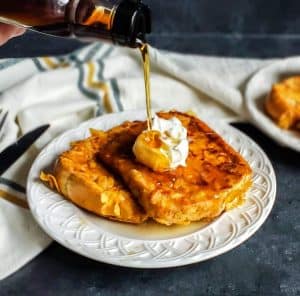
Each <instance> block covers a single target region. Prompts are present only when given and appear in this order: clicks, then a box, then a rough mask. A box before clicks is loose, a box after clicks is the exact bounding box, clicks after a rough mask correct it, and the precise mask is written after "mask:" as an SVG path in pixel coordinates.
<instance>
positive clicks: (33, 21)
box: [0, 0, 151, 47]
mask: <svg viewBox="0 0 300 296" xmlns="http://www.w3.org/2000/svg"><path fill="white" fill-rule="evenodd" d="M0 22H4V23H8V24H15V25H19V26H23V27H26V28H28V29H31V30H34V31H38V32H41V33H45V34H50V35H54V36H61V37H75V38H79V39H83V40H93V39H102V40H107V41H111V42H113V43H116V44H119V45H124V46H128V47H138V46H140V43H141V42H145V39H146V34H148V33H150V32H151V12H150V9H149V8H148V6H146V5H145V4H143V3H142V2H141V1H140V0H1V1H0Z"/></svg>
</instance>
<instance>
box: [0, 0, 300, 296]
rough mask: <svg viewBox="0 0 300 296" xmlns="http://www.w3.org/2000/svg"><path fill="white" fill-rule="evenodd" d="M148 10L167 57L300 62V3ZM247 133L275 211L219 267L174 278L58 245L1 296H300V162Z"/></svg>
mask: <svg viewBox="0 0 300 296" xmlns="http://www.w3.org/2000/svg"><path fill="white" fill-rule="evenodd" d="M2 1H4V0H2ZM5 1H6V0H5ZM8 1H9V0H8ZM147 2H148V3H149V5H150V6H151V7H152V8H153V16H154V30H153V34H152V35H151V37H150V40H151V43H152V44H153V45H155V46H157V47H159V48H164V49H169V50H175V51H180V52H189V53H198V54H205V55H223V56H238V57H273V56H279V57H284V56H289V55H298V54H299V53H300V2H299V0H294V1H291V0H286V1H283V0H282V1H279V0H273V1H271V0H185V1H180V0H149V1H147ZM79 46H81V44H80V43H78V42H76V41H74V40H73V41H66V40H62V39H57V38H49V37H45V36H40V35H37V34H35V33H27V34H26V35H25V36H24V37H22V38H18V39H15V40H14V41H12V42H10V43H8V44H7V45H6V46H4V47H2V48H0V57H16V56H36V55H44V54H61V53H66V52H69V51H70V50H72V49H74V48H77V47H79ZM0 83H1V82H0ZM238 128H240V129H241V130H243V131H244V132H245V133H247V134H248V135H250V136H251V137H252V138H253V139H254V140H255V141H257V142H258V143H259V144H260V145H261V147H262V148H263V149H264V150H265V151H266V153H267V154H268V156H269V157H270V159H271V160H272V162H273V165H274V168H275V171H276V174H277V178H278V195H277V201H276V204H275V207H274V209H273V211H272V213H271V215H270V217H269V219H268V220H267V222H266V223H265V224H264V225H263V227H262V228H261V229H260V230H259V231H258V232H257V233H256V234H255V235H254V236H253V237H252V238H251V239H249V240H248V241H247V242H246V243H244V244H242V245H241V246H240V247H238V248H236V249H234V250H232V251H230V252H229V253H227V254H224V255H222V256H219V257H218V258H214V259H212V260H210V261H207V262H203V263H200V264H195V265H193V266H188V267H180V268H175V269H166V270H132V269H125V268H119V267H113V266H109V265H106V264H100V263H97V262H93V261H91V260H88V259H86V258H84V257H81V256H78V255H76V254H73V253H72V252H70V251H68V250H66V249H65V248H63V247H61V246H59V245H58V244H56V243H54V244H53V245H52V246H51V247H50V248H49V249H48V250H46V251H45V252H44V253H43V254H42V255H40V256H39V257H38V258H37V259H35V260H34V261H33V262H31V263H30V264H28V265H26V267H24V268H23V269H22V270H20V271H19V272H17V273H16V274H15V275H13V276H11V277H10V278H8V279H6V280H5V281H3V282H1V283H0V295H101V296H102V295H105V296H106V295H113V296H118V295H122V296H127V295H147V296H148V295H149V296H150V295H151V296H152V295H153V296H156V295H172V296H173V295H230V296H231V295H233V296H234V295H253V296H254V295H255V296H256V295H266V296H276V295H287V296H296V295H300V220H299V213H300V170H299V168H300V156H299V154H298V153H295V152H293V151H291V150H288V149H284V148H282V147H279V146H278V145H276V144H275V143H274V142H273V141H272V140H270V139H268V138H267V137H266V136H264V135H263V134H261V133H260V132H259V131H258V130H257V129H255V128H254V127H251V126H250V125H247V124H243V125H241V124H240V125H238ZM0 243H1V242H0ZM20 247H22V246H20ZM0 264H1V262H0Z"/></svg>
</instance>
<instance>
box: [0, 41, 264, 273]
mask: <svg viewBox="0 0 300 296" xmlns="http://www.w3.org/2000/svg"><path fill="white" fill-rule="evenodd" d="M150 53H151V63H152V80H151V84H152V91H153V92H152V98H153V108H158V109H174V108H176V109H181V110H195V109H196V111H197V112H199V113H200V114H203V116H204V117H207V116H208V117H214V118H220V119H224V120H227V121H234V120H241V119H244V118H245V111H244V107H243V96H242V91H241V90H242V88H243V86H244V84H245V81H246V80H247V79H248V78H249V76H250V75H251V74H252V73H253V72H254V71H256V70H257V69H258V68H260V67H261V66H263V65H265V64H266V63H268V62H262V61H259V60H243V59H227V58H215V57H202V56H192V55H180V54H175V53H170V52H161V51H158V50H156V49H153V48H151V51H150ZM142 73H143V72H142V67H141V58H140V53H139V52H138V50H133V49H127V48H119V47H113V46H110V45H107V44H102V43H94V44H91V45H89V46H86V47H83V48H82V49H80V50H78V51H75V52H73V53H71V54H69V55H65V56H58V57H41V58H33V59H6V60H0V109H2V110H3V111H8V117H7V120H6V122H5V124H4V126H3V127H2V128H1V130H0V136H1V138H0V151H2V150H3V149H4V148H5V147H7V146H8V145H9V144H11V143H13V142H14V141H16V139H17V138H18V137H19V136H20V135H22V134H25V133H27V132H28V131H30V130H32V129H34V128H36V127H38V126H40V125H42V124H47V123H50V124H51V127H50V129H49V130H48V131H47V132H46V133H45V134H44V135H43V136H42V137H41V138H40V139H39V140H38V141H36V142H35V144H34V145H33V146H32V147H31V148H30V149H29V150H28V151H27V152H26V153H25V154H24V155H23V156H22V157H21V158H20V159H19V160H18V161H16V162H15V163H14V165H13V166H12V167H11V168H10V169H9V170H8V171H6V172H5V174H4V175H2V176H0V241H1V244H0V262H1V264H0V279H3V278H5V277H7V276H8V275H10V274H12V273H13V272H15V271H16V270H18V269H19V268H20V267H22V266H23V265H25V264H26V263H27V262H29V261H30V260H32V259H33V258H34V257H35V256H37V255H38V254H39V253H40V252H41V251H42V250H44V249H45V248H46V247H47V246H48V245H49V244H50V243H51V239H50V238H49V237H48V236H47V235H46V234H44V232H43V231H42V230H41V229H40V228H39V227H38V226H37V224H36V223H35V221H34V220H33V218H32V216H31V214H30V212H29V210H28V209H27V204H26V188H25V187H26V178H27V173H28V170H29V168H30V166H31V164H32V162H33V160H34V158H35V157H36V155H37V154H38V152H39V151H40V150H41V149H42V148H43V147H44V145H45V144H47V143H48V142H49V141H50V140H51V139H53V138H54V137H55V136H57V135H58V134H60V133H62V132H63V131H65V130H67V129H70V128H72V127H75V126H78V125H79V124H80V123H81V122H83V121H85V120H88V119H90V118H92V117H95V116H100V115H101V114H104V113H108V112H120V111H123V110H129V109H142V108H145V99H144V98H145V95H144V80H143V76H142V75H143V74H142ZM2 114H3V112H2Z"/></svg>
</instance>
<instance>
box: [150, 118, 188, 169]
mask: <svg viewBox="0 0 300 296" xmlns="http://www.w3.org/2000/svg"><path fill="white" fill-rule="evenodd" d="M152 130H154V131H158V132H160V140H161V141H162V142H163V143H164V145H162V147H160V150H161V152H162V153H164V154H166V155H167V156H168V158H169V160H170V168H171V169H175V168H177V167H178V166H180V165H181V166H186V159H187V157H188V154H189V142H188V138H187V129H186V128H185V127H184V126H183V125H182V123H181V121H180V120H179V119H177V118H176V117H173V118H171V119H168V120H167V119H163V118H160V117H158V116H157V115H155V117H154V119H153V123H152Z"/></svg>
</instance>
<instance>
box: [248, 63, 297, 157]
mask: <svg viewBox="0 0 300 296" xmlns="http://www.w3.org/2000/svg"><path fill="white" fill-rule="evenodd" d="M293 75H300V58H289V59H284V60H281V61H279V62H275V63H273V64H271V65H269V66H267V67H265V68H263V69H261V70H260V71H258V72H257V73H256V74H255V75H254V76H253V77H252V78H251V80H250V81H249V83H248V85H247V87H246V92H245V98H246V106H247V109H248V111H249V115H250V117H251V119H252V122H253V123H254V124H255V125H256V126H257V127H258V128H260V129H261V130H262V131H263V132H264V133H266V134H267V135H269V136H270V137H271V138H272V139H274V140H275V141H276V142H278V143H279V144H281V145H283V146H286V147H290V148H291V149H294V150H296V151H299V152H300V133H299V132H297V131H291V130H283V129H281V128H279V127H278V126H277V125H276V124H275V123H274V122H273V120H272V119H271V118H270V117H269V116H268V115H266V113H265V111H264V102H265V100H266V97H267V95H268V93H269V92H270V91H271V88H272V85H273V84H274V83H277V82H279V81H281V80H282V79H284V78H287V77H290V76H293Z"/></svg>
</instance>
